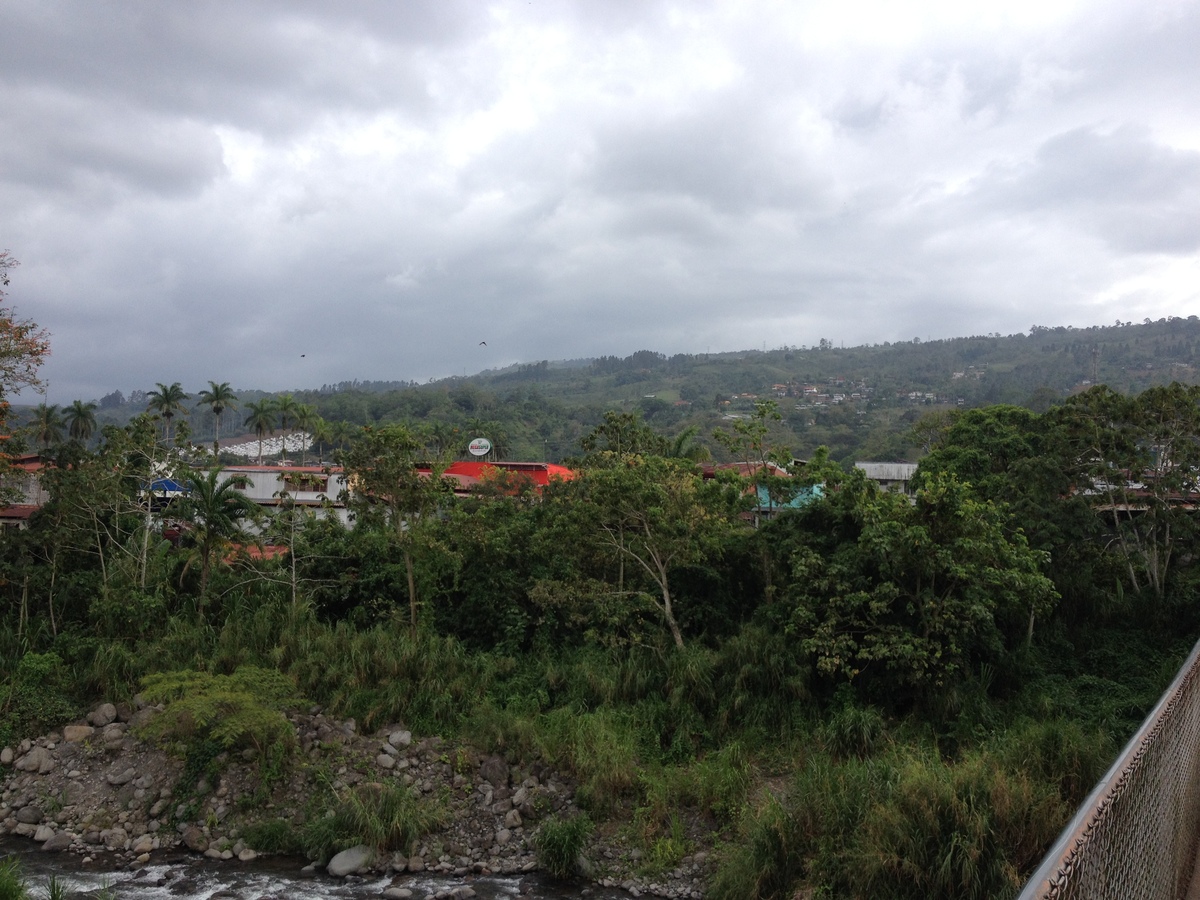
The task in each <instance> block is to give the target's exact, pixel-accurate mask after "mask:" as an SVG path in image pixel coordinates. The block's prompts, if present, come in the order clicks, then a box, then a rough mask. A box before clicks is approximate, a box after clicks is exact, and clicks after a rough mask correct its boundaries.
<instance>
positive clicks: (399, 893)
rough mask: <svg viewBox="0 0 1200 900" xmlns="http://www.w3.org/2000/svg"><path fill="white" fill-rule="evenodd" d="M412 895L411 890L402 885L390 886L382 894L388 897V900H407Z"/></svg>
mask: <svg viewBox="0 0 1200 900" xmlns="http://www.w3.org/2000/svg"><path fill="white" fill-rule="evenodd" d="M412 895H413V892H412V891H411V890H409V889H408V888H402V887H390V888H388V889H387V890H386V891H384V892H383V896H384V897H386V898H388V900H409V898H411V897H412Z"/></svg>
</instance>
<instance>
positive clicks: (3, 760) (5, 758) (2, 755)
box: [0, 747, 15, 766]
mask: <svg viewBox="0 0 1200 900" xmlns="http://www.w3.org/2000/svg"><path fill="white" fill-rule="evenodd" d="M14 755H15V754H14V753H13V748H12V747H5V748H4V749H3V750H0V764H3V765H6V766H11V765H12V761H13V756H14Z"/></svg>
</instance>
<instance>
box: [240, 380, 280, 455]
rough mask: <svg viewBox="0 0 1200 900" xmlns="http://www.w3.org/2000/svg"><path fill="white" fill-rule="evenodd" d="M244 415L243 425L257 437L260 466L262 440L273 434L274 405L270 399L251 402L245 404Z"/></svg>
mask: <svg viewBox="0 0 1200 900" xmlns="http://www.w3.org/2000/svg"><path fill="white" fill-rule="evenodd" d="M246 413H247V415H246V420H245V422H244V423H243V424H244V425H245V426H246V427H247V428H251V429H253V430H254V434H255V435H256V436H257V437H258V464H259V465H260V466H261V465H262V461H263V438H265V437H266V436H267V435H269V434H274V433H275V403H274V401H272V400H271V398H270V397H267V398H265V399H263V400H259V401H258V402H257V403H255V402H253V401H251V402H250V403H247V404H246Z"/></svg>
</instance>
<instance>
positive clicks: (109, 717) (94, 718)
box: [87, 703, 117, 728]
mask: <svg viewBox="0 0 1200 900" xmlns="http://www.w3.org/2000/svg"><path fill="white" fill-rule="evenodd" d="M116 718H117V708H116V707H115V706H113V705H112V704H111V703H101V704H100V705H99V706H97V707H96V708H95V709H93V710H92V711H91V712H90V713H88V717H87V720H88V722H90V723H91V724H93V725H95V726H96V727H97V728H103V727H104V726H105V725H108V724H109V723H110V722H114V721H116Z"/></svg>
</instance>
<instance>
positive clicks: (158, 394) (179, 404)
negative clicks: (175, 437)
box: [146, 381, 191, 444]
mask: <svg viewBox="0 0 1200 900" xmlns="http://www.w3.org/2000/svg"><path fill="white" fill-rule="evenodd" d="M146 399H147V400H149V403H148V404H147V406H148V408H149V409H152V410H154V411H155V412H156V413H158V414H159V415H160V416H162V419H163V440H164V441H165V442H166V443H168V444H169V443H171V423H172V420H173V419H174V418H175V414H176V413H179V412H183V411H184V406H183V401H184V400H189V399H191V398H190V397H189V395H188V394H186V393H185V392H184V390H183V387H182V386H180V384H179V382H178V381H176V382H173V383H172V384H170V385H166V384H162V383H161V382H159V383H158V389H157V390H153V391H147V392H146Z"/></svg>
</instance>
